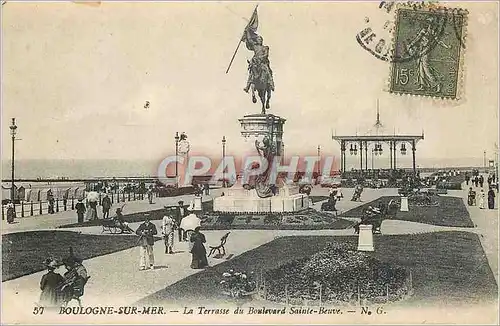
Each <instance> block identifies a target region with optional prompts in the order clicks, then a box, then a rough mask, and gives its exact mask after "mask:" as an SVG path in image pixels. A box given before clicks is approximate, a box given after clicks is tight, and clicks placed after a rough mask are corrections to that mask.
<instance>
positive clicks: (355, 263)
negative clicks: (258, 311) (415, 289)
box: [263, 242, 411, 304]
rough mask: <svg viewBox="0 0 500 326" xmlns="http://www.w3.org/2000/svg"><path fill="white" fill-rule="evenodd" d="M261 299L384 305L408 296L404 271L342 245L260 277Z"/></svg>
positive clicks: (334, 244)
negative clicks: (262, 278)
mask: <svg viewBox="0 0 500 326" xmlns="http://www.w3.org/2000/svg"><path fill="white" fill-rule="evenodd" d="M263 282H264V284H265V285H264V288H265V294H264V295H265V297H266V298H267V299H268V300H271V301H279V302H290V303H295V304H301V302H303V301H306V300H307V301H310V300H313V301H314V300H319V301H321V302H331V303H354V302H357V301H359V300H363V301H364V302H372V303H377V302H387V301H398V300H402V299H404V298H405V297H406V296H408V295H410V294H411V280H410V276H409V273H408V272H407V270H406V269H404V268H401V267H397V266H392V265H389V264H388V263H383V262H381V261H379V260H377V259H375V258H373V257H371V255H370V254H367V253H363V252H358V251H356V250H355V248H354V247H351V246H349V245H346V244H343V243H336V242H334V243H330V244H329V245H328V246H327V247H326V248H325V249H323V250H322V251H320V252H318V253H316V254H314V255H313V256H311V257H309V258H302V259H298V260H294V261H291V262H289V263H286V264H284V265H282V266H280V267H278V268H276V269H273V270H270V271H267V272H266V273H265V274H264V280H263Z"/></svg>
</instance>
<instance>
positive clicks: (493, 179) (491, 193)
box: [465, 171, 498, 209]
mask: <svg viewBox="0 0 500 326" xmlns="http://www.w3.org/2000/svg"><path fill="white" fill-rule="evenodd" d="M486 181H487V183H488V193H487V194H486V193H485V191H484V188H483V186H484V176H483V175H481V174H479V172H476V171H474V172H473V173H472V176H471V174H470V173H469V172H466V173H465V183H466V184H467V185H469V182H471V187H469V193H468V200H467V203H468V204H469V206H473V205H476V203H477V200H476V197H477V196H478V197H479V208H480V209H485V208H486V207H485V203H486V195H488V209H495V197H496V196H495V188H496V189H497V191H498V180H497V176H496V175H495V173H492V174H489V175H488V178H487V179H486ZM472 187H475V188H478V187H479V188H481V190H480V192H479V194H477V193H476V191H475V190H473V188H472Z"/></svg>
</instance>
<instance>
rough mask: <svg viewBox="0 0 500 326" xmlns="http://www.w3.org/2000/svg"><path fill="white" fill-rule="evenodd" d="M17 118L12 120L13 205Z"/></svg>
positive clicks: (12, 197) (11, 196) (11, 195)
mask: <svg viewBox="0 0 500 326" xmlns="http://www.w3.org/2000/svg"><path fill="white" fill-rule="evenodd" d="M16 132H17V126H16V118H12V125H11V126H10V134H11V135H12V178H11V189H10V199H11V200H12V204H13V205H14V193H15V190H14V187H15V185H14V153H15V152H14V143H15V141H16Z"/></svg>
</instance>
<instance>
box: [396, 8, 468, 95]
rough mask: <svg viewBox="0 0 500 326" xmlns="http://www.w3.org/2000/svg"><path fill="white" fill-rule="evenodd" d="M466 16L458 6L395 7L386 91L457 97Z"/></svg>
mask: <svg viewBox="0 0 500 326" xmlns="http://www.w3.org/2000/svg"><path fill="white" fill-rule="evenodd" d="M466 19H467V12H466V11H463V10H460V9H449V8H442V7H440V8H428V9H417V10H416V9H406V8H405V9H403V8H400V9H398V10H397V13H396V24H395V27H396V28H395V31H394V52H393V58H392V59H393V60H392V63H391V68H392V69H391V75H390V85H389V86H390V89H389V90H390V92H392V93H399V94H410V95H420V96H430V97H437V98H446V99H458V98H459V95H460V85H461V81H462V80H461V79H462V70H461V69H462V57H463V52H464V50H465V34H466V33H465V27H466Z"/></svg>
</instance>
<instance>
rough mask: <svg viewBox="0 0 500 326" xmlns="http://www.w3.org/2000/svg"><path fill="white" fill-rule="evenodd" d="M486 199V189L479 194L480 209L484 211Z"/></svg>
mask: <svg viewBox="0 0 500 326" xmlns="http://www.w3.org/2000/svg"><path fill="white" fill-rule="evenodd" d="M485 197H486V194H485V193H484V189H481V192H480V193H479V208H480V209H484V198H485Z"/></svg>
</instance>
